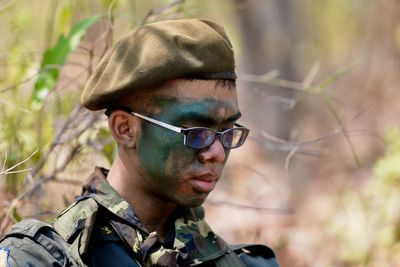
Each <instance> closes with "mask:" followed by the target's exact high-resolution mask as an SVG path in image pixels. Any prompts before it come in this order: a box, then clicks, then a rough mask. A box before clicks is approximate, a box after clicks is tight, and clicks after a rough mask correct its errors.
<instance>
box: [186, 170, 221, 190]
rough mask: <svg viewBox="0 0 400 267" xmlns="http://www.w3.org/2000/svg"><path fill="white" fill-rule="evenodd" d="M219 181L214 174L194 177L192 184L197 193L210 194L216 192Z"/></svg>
mask: <svg viewBox="0 0 400 267" xmlns="http://www.w3.org/2000/svg"><path fill="white" fill-rule="evenodd" d="M217 180H218V179H217V178H216V176H215V175H213V174H203V175H199V176H194V177H193V179H191V180H190V182H191V183H192V185H193V187H194V188H195V189H196V190H197V191H200V192H202V193H210V192H211V191H212V190H214V188H215V186H216V184H217Z"/></svg>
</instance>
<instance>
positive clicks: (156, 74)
mask: <svg viewBox="0 0 400 267" xmlns="http://www.w3.org/2000/svg"><path fill="white" fill-rule="evenodd" d="M177 78H194V79H230V80H235V79H236V74H235V60H234V54H233V48H232V44H231V42H230V41H229V38H228V36H227V35H226V33H225V30H224V28H223V27H222V26H220V25H218V24H217V23H215V22H212V21H208V20H199V19H180V20H167V21H160V22H155V23H151V24H147V25H144V26H142V27H139V28H137V29H135V30H133V31H131V32H129V33H128V34H127V35H125V36H124V37H123V38H122V39H121V40H119V41H118V42H117V43H116V44H115V46H113V48H112V49H111V50H110V51H109V52H107V53H106V55H105V56H104V57H103V59H102V60H101V61H100V62H99V64H98V65H97V67H96V69H95V70H94V72H93V74H92V75H91V77H90V78H89V80H88V82H87V84H86V86H85V88H84V91H83V94H82V99H81V101H82V104H83V106H85V107H86V108H88V109H90V110H100V109H104V108H107V106H108V105H110V104H111V103H113V102H114V101H116V100H117V99H120V98H121V97H124V96H128V95H131V94H133V93H134V92H135V91H137V90H140V89H149V88H152V87H154V86H157V85H159V84H161V83H163V82H165V81H167V80H171V79H177Z"/></svg>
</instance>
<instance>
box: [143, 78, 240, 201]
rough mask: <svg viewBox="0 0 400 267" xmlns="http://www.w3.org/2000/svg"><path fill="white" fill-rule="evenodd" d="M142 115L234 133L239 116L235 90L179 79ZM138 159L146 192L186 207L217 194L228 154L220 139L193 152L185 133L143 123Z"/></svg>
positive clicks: (207, 81) (210, 81)
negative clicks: (228, 130) (215, 188)
mask: <svg viewBox="0 0 400 267" xmlns="http://www.w3.org/2000/svg"><path fill="white" fill-rule="evenodd" d="M150 105H151V108H150V109H147V110H150V111H149V112H146V113H147V114H143V115H146V116H149V117H152V118H154V119H157V120H160V121H162V122H166V123H169V124H172V125H175V126H178V127H182V128H189V127H200V126H201V127H209V128H212V129H215V130H218V131H223V130H225V129H229V128H233V126H234V123H235V121H236V120H237V119H238V117H239V116H240V113H239V108H238V104H237V96H236V89H235V88H233V87H231V86H229V85H226V86H222V85H221V84H217V82H216V81H215V80H174V81H171V82H170V83H168V84H167V86H166V88H163V89H161V90H157V91H156V93H155V94H154V95H152V97H151V103H150ZM141 126H142V127H141V132H140V136H139V137H138V142H137V147H136V149H137V154H138V158H139V161H140V164H141V172H142V173H143V174H144V177H143V180H142V183H141V190H143V192H144V193H145V194H147V195H149V196H150V197H153V198H156V199H159V200H161V201H168V202H171V203H174V204H177V205H181V206H185V207H195V206H199V205H201V204H202V203H203V202H204V201H205V199H206V197H207V195H208V194H209V193H210V192H211V191H212V190H213V189H214V187H215V185H216V183H217V181H218V179H219V178H220V176H221V173H222V169H223V167H224V165H225V162H226V160H227V158H228V154H229V150H228V149H225V148H224V147H223V146H222V144H221V143H220V140H219V139H218V138H216V140H215V142H214V143H213V144H212V145H211V146H210V147H208V148H204V149H200V150H199V149H192V148H188V147H186V146H185V145H184V143H183V138H184V136H183V134H180V133H176V132H173V131H171V130H168V129H165V128H163V127H160V126H158V125H154V124H152V123H149V122H147V121H144V120H142V121H141Z"/></svg>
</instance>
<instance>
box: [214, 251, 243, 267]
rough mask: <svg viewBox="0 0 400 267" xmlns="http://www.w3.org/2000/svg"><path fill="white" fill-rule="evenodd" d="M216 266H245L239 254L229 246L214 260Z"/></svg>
mask: <svg viewBox="0 0 400 267" xmlns="http://www.w3.org/2000/svg"><path fill="white" fill-rule="evenodd" d="M215 266H216V267H246V265H245V264H244V263H243V261H242V260H241V259H240V258H239V256H238V255H237V254H236V253H235V252H234V251H232V250H230V249H229V248H227V250H226V253H225V254H224V255H223V256H222V257H220V258H218V259H217V260H216V261H215Z"/></svg>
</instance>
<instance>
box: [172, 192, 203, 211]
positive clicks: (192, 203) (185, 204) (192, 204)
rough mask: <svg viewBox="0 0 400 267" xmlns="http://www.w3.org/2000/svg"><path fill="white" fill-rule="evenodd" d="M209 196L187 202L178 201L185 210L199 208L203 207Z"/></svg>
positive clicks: (187, 200)
mask: <svg viewBox="0 0 400 267" xmlns="http://www.w3.org/2000/svg"><path fill="white" fill-rule="evenodd" d="M207 195H208V194H207ZM206 199H207V196H204V197H197V198H191V199H186V200H181V201H178V202H177V203H178V205H179V206H182V207H185V208H197V207H200V206H201V205H203V203H204V202H205V201H206Z"/></svg>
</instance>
